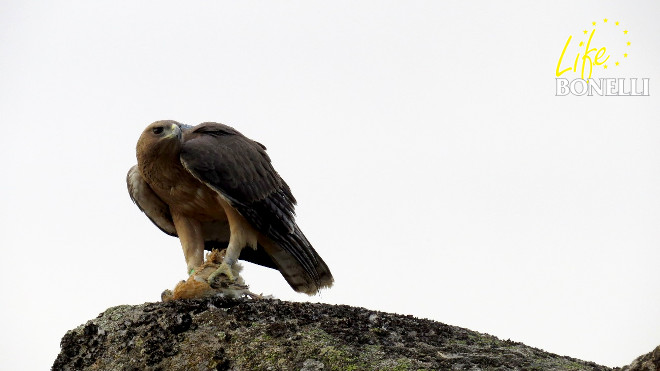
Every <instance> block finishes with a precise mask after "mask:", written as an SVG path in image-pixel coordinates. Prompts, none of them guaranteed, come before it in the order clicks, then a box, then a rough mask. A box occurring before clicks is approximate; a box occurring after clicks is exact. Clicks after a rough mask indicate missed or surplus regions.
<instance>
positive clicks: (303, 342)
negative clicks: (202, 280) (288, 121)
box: [52, 297, 658, 371]
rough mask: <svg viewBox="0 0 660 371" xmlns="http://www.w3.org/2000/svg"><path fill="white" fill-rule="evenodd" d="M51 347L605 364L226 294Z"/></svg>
mask: <svg viewBox="0 0 660 371" xmlns="http://www.w3.org/2000/svg"><path fill="white" fill-rule="evenodd" d="M61 348H62V349H61V352H60V354H59V355H58V357H57V359H56V360H55V363H54V364H53V368H52V369H53V370H57V371H59V370H310V371H311V370H408V369H410V370H420V369H421V370H437V369H442V370H567V369H570V370H611V369H610V368H608V367H605V366H599V365H597V364H595V363H592V362H585V361H580V360H577V359H573V358H568V357H562V356H558V355H556V354H551V353H547V352H544V351H542V350H539V349H535V348H532V347H528V346H526V345H524V344H521V343H516V342H513V341H509V340H500V339H498V338H496V337H494V336H490V335H486V334H481V333H478V332H474V331H470V330H466V329H463V328H459V327H455V326H449V325H445V324H442V323H439V322H434V321H429V320H425V319H418V318H414V317H412V316H402V315H396V314H389V313H382V312H375V311H370V310H366V309H363V308H356V307H350V306H345V305H328V304H313V303H292V302H284V301H279V300H252V299H235V298H226V297H211V298H204V299H190V300H174V301H169V302H162V303H145V304H142V305H136V306H128V305H124V306H118V307H113V308H110V309H108V310H106V311H105V312H103V313H101V314H100V315H99V316H98V317H97V318H95V319H93V320H91V321H89V322H87V323H86V324H84V325H82V326H80V327H78V328H76V329H74V330H71V331H69V332H67V333H66V335H64V337H63V338H62V342H61ZM657 351H658V349H656V352H654V353H657ZM647 356H648V355H647ZM645 357H646V356H645ZM654 359H655V360H656V361H655V362H656V364H657V359H658V358H657V354H656V356H655V358H654ZM641 362H642V363H643V362H647V361H646V360H643V361H641ZM649 362H654V361H652V360H650V358H649ZM647 369H648V370H651V368H646V369H643V370H647ZM630 370H633V369H632V368H631V369H630ZM634 370H642V368H636V369H634Z"/></svg>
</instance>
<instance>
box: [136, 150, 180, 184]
mask: <svg viewBox="0 0 660 371" xmlns="http://www.w3.org/2000/svg"><path fill="white" fill-rule="evenodd" d="M138 153H140V152H139V151H138ZM179 153H180V150H179V148H178V146H175V145H171V146H162V147H160V148H158V150H157V151H150V152H146V153H143V154H142V156H139V155H138V165H139V168H140V172H141V173H142V176H143V177H144V179H145V180H146V182H147V183H148V184H149V186H151V188H152V189H153V190H154V191H155V192H156V193H158V194H162V193H169V192H170V191H171V189H172V188H174V187H176V185H177V184H179V183H180V182H181V180H182V179H184V178H185V177H187V176H190V175H189V174H188V172H187V171H186V170H185V169H184V167H183V165H182V164H181V160H180V158H179Z"/></svg>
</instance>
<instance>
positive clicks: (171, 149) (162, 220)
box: [126, 121, 333, 294]
mask: <svg viewBox="0 0 660 371" xmlns="http://www.w3.org/2000/svg"><path fill="white" fill-rule="evenodd" d="M136 152H137V159H138V164H137V165H135V166H133V167H132V168H131V169H130V170H129V172H128V175H127V178H126V180H127V183H128V190H129V194H130V195H131V198H132V199H133V201H135V203H136V204H137V205H138V207H139V208H140V209H141V210H142V211H143V212H144V213H145V214H146V215H147V216H148V217H149V218H150V219H151V221H152V222H154V224H156V226H158V227H159V228H160V229H161V230H162V231H163V232H165V233H167V234H169V235H172V236H178V237H179V239H180V241H181V245H182V247H183V252H184V256H185V258H186V263H187V266H188V270H189V272H191V271H192V270H193V269H195V268H196V267H198V266H200V265H201V264H202V263H203V261H204V249H207V250H210V249H211V248H214V247H215V248H218V247H220V248H222V247H227V253H226V255H225V257H224V259H223V264H222V265H221V268H219V269H218V272H216V274H218V273H221V271H222V273H225V274H227V275H228V276H231V267H232V266H233V265H234V263H235V262H236V260H237V259H239V258H240V259H244V260H247V261H251V262H253V263H256V264H260V265H263V266H267V267H271V268H275V269H278V270H279V271H280V272H281V273H282V275H283V276H284V278H285V279H286V280H287V282H288V283H289V285H291V287H292V288H293V289H294V290H296V291H298V292H304V293H307V294H315V293H316V292H318V290H319V289H321V288H323V287H330V286H331V285H332V282H333V278H332V274H331V273H330V270H329V269H328V267H327V265H326V264H325V262H323V259H321V257H320V256H319V255H318V254H317V253H316V251H315V250H314V248H313V247H312V246H311V244H310V243H309V241H307V238H305V236H304V234H303V233H302V231H301V230H300V228H298V226H297V225H296V223H295V216H294V215H295V214H294V207H295V202H296V201H295V198H294V197H293V195H292V194H291V191H290V189H289V187H288V185H287V184H286V183H285V182H284V180H283V179H282V178H281V177H280V176H279V174H277V172H276V171H275V169H274V168H273V167H272V165H271V162H270V158H269V157H268V155H267V154H266V148H265V147H264V146H263V145H261V144H260V143H257V142H255V141H252V140H250V139H248V138H246V137H245V136H243V135H242V134H241V133H239V132H238V131H236V130H235V129H233V128H231V127H229V126H226V125H222V124H218V123H203V124H200V125H197V126H195V127H191V126H187V125H182V124H180V123H178V122H175V121H157V122H154V123H153V124H151V125H149V126H148V127H147V128H146V129H145V130H144V131H143V132H142V135H141V136H140V139H139V140H138V144H137V148H136ZM244 247H248V248H245V249H244ZM214 277H215V275H211V278H212V279H213V278H214Z"/></svg>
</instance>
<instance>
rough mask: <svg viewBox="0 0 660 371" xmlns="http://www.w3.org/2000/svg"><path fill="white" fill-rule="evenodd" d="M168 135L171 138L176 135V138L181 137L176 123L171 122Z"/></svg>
mask: <svg viewBox="0 0 660 371" xmlns="http://www.w3.org/2000/svg"><path fill="white" fill-rule="evenodd" d="M168 137H170V138H173V137H177V139H181V128H180V127H179V125H177V124H172V126H171V127H170V134H169V135H168Z"/></svg>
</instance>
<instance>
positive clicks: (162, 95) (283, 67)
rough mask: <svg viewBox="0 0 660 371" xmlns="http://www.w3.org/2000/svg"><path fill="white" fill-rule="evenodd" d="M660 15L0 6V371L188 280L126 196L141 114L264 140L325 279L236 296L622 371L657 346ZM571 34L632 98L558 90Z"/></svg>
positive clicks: (411, 7) (513, 7) (541, 6)
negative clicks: (409, 319)
mask: <svg viewBox="0 0 660 371" xmlns="http://www.w3.org/2000/svg"><path fill="white" fill-rule="evenodd" d="M658 14H660V5H659V3H658V2H654V1H636V2H628V3H624V2H620V1H617V2H605V1H597V2H588V3H587V2H585V3H577V4H576V3H575V2H573V1H565V2H556V1H552V2H545V3H543V2H534V3H532V2H528V1H518V2H507V3H502V2H498V3H495V2H487V1H483V2H466V1H455V2H439V1H436V2H432V1H428V2H422V1H406V2H404V1H399V2H384V1H376V2H353V1H333V2H309V1H295V2H240V3H237V2H222V1H213V2H210V1H207V2H199V1H195V2H170V1H140V2H135V1H112V2H110V1H107V2H90V1H77V2H72V1H51V2H45V1H2V2H0V119H1V121H2V123H3V128H4V135H2V136H0V156H1V158H2V163H3V168H2V182H1V183H0V233H1V234H2V242H1V246H2V252H3V258H2V260H1V263H0V267H1V268H2V270H1V273H0V285H2V286H1V289H2V292H3V294H4V299H3V300H2V305H1V306H0V310H1V311H2V315H1V316H0V327H1V328H2V331H0V365H2V367H1V368H3V369H15V370H17V369H26V370H27V369H30V370H44V369H47V368H49V367H50V366H51V365H52V362H53V361H54V360H55V357H56V355H57V354H58V352H59V341H60V339H61V337H62V336H63V335H64V333H65V332H66V331H67V330H69V329H72V328H75V327H76V326H78V325H80V324H82V323H84V322H85V321H87V320H89V319H91V318H94V317H96V316H97V315H98V314H99V313H100V312H102V311H104V310H105V309H106V308H108V307H111V306H115V305H120V304H140V303H143V302H145V301H157V300H159V298H160V293H161V291H163V290H164V289H166V288H172V287H173V286H174V285H175V284H176V283H177V282H178V281H179V280H180V279H183V278H185V276H186V265H185V261H184V259H183V254H182V252H181V247H180V244H179V241H178V240H177V239H176V238H172V237H169V236H167V235H165V234H164V233H162V232H161V231H160V230H158V229H157V228H156V227H155V226H153V225H152V224H151V222H150V221H149V220H148V219H147V218H146V217H145V216H144V215H143V214H142V213H141V212H140V211H139V210H138V208H137V207H136V206H135V205H134V204H133V203H132V202H131V200H130V198H129V196H128V193H127V191H126V185H125V176H126V172H127V171H128V169H129V168H130V167H131V166H132V165H133V164H135V163H136V159H135V143H136V141H137V139H138V137H139V135H140V133H141V131H142V130H143V129H144V127H146V126H147V125H148V124H149V123H151V122H153V121H156V120H160V119H174V120H178V121H180V122H183V123H186V124H193V125H194V124H197V123H200V122H203V121H217V122H222V123H225V124H229V125H231V126H233V127H235V128H236V129H238V130H239V131H241V132H242V133H243V134H245V135H246V136H248V137H250V138H252V139H255V140H258V141H259V142H261V143H264V144H265V145H266V146H267V147H268V153H269V154H270V156H271V158H272V159H273V162H274V165H275V168H276V169H277V170H278V171H279V172H280V174H281V175H282V177H283V178H284V179H285V180H286V181H287V182H288V183H289V185H290V186H291V188H292V190H293V193H294V195H295V196H296V198H297V199H298V202H299V206H298V208H297V213H298V223H299V225H300V226H301V228H302V230H303V231H304V232H305V234H306V235H307V237H308V238H309V240H310V241H311V242H312V243H313V245H314V247H315V248H316V250H317V251H318V252H319V253H320V255H321V256H322V257H323V258H324V259H325V261H326V262H327V263H328V265H329V266H330V268H331V270H332V272H333V274H334V276H335V280H336V281H335V286H334V287H333V288H332V289H330V290H326V291H324V292H323V293H322V294H321V295H320V296H316V297H307V296H305V295H302V294H297V293H295V292H293V291H292V290H291V289H290V288H289V287H288V285H287V284H286V282H285V281H284V279H283V278H282V277H281V276H280V275H279V273H278V272H276V271H274V270H269V269H266V268H262V267H257V266H252V265H250V264H248V263H246V264H245V266H246V268H245V270H244V274H243V276H244V278H245V279H246V281H247V282H248V283H249V284H250V285H251V289H252V290H253V291H255V292H263V293H267V294H272V295H274V296H276V297H278V298H281V299H284V300H298V301H305V300H310V301H321V302H326V303H332V304H348V305H355V306H363V307H367V308H369V309H375V310H381V311H387V312H395V313H401V314H412V315H415V316H417V317H424V318H430V319H433V320H437V321H440V322H443V323H447V324H451V325H457V326H461V327H467V328H470V329H472V330H476V331H480V332H485V333H489V334H492V335H495V336H498V337H500V338H502V339H509V338H510V339H512V340H515V341H521V342H524V343H526V344H528V345H531V346H534V347H538V348H542V349H544V350H547V351H550V352H554V353H558V354H561V355H568V356H572V357H577V358H581V359H585V360H590V361H595V362H597V363H600V364H605V365H608V366H621V365H624V364H628V363H630V362H631V361H632V360H633V359H634V358H635V357H636V356H638V355H641V354H643V353H646V352H648V351H651V350H652V349H653V348H654V347H655V346H657V345H659V344H660V315H658V314H659V313H660V295H659V293H660V270H659V269H658V262H659V261H660V228H658V227H659V226H660V146H659V145H658V144H659V143H660V85H658V84H660V22H658V19H657V16H658ZM605 18H607V19H609V22H608V23H605V22H604V21H603V20H604V19H605ZM592 22H597V25H596V26H593V25H592ZM613 22H620V24H619V25H615V24H613ZM593 29H596V30H597V33H596V35H595V36H594V38H593V40H592V45H591V46H592V47H597V48H600V47H606V48H607V52H606V53H607V55H610V58H611V60H608V61H607V63H606V64H609V68H608V69H607V70H605V68H604V67H603V66H602V65H599V66H596V68H595V69H594V72H593V77H623V78H629V77H640V78H649V79H650V96H649V97H600V96H592V97H586V96H584V97H577V96H567V97H556V96H555V70H556V68H557V61H558V58H559V56H560V54H561V52H562V49H563V47H564V45H565V43H566V40H567V38H568V36H569V35H571V36H573V39H572V42H571V44H570V46H569V47H568V48H567V52H566V57H565V60H566V61H565V62H564V64H565V65H566V66H568V67H570V66H571V65H572V63H573V60H574V58H575V55H576V53H577V50H578V47H577V43H578V42H580V41H582V42H585V43H586V41H587V39H586V36H584V33H583V31H585V30H586V31H589V32H591V30H593ZM622 30H627V31H629V33H627V34H625V36H621V35H624V34H623V33H622V32H621V31H622ZM627 41H631V45H626V44H625V42H627ZM624 53H625V54H627V55H628V56H627V57H623V56H622V55H623V54H624ZM594 54H595V52H594V53H592V56H593V55H594ZM614 62H620V64H619V65H615V64H614ZM562 77H567V78H570V79H574V78H576V77H577V74H575V73H573V72H570V73H566V74H565V75H563V76H562Z"/></svg>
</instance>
